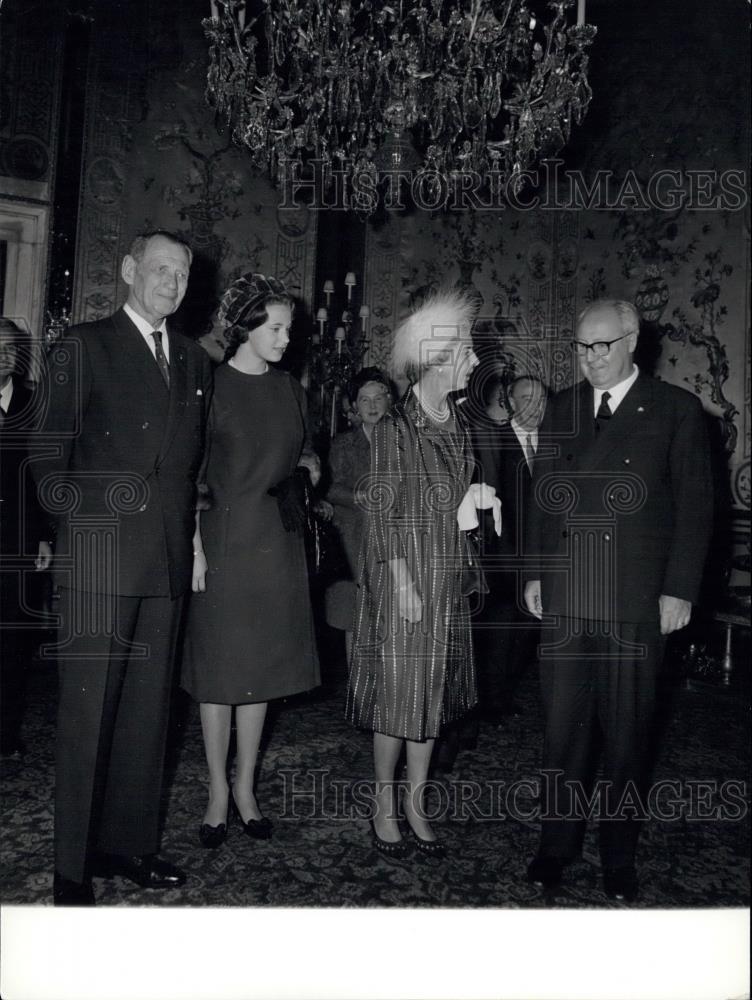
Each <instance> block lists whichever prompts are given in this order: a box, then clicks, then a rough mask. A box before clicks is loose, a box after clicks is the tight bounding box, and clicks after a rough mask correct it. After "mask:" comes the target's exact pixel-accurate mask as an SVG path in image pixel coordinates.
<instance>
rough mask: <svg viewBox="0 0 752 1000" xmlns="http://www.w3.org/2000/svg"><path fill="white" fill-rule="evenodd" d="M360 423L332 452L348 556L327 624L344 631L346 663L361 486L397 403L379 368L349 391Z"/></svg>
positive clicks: (333, 488) (332, 592)
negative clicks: (374, 444)
mask: <svg viewBox="0 0 752 1000" xmlns="http://www.w3.org/2000/svg"><path fill="white" fill-rule="evenodd" d="M348 396H349V398H350V399H351V400H352V401H353V409H354V411H355V413H356V414H357V420H356V421H355V423H354V426H353V427H352V429H351V430H349V431H345V433H344V434H338V435H337V436H336V437H335V439H334V441H333V442H332V446H331V450H330V452H329V469H330V473H331V485H330V487H329V490H328V492H327V499H328V500H329V502H330V503H331V504H332V507H333V509H334V514H333V524H334V526H335V528H336V529H337V531H338V533H339V538H340V541H341V543H342V550H343V555H344V564H345V565H344V566H343V570H342V572H343V578H342V579H338V580H335V581H334V583H332V584H331V585H330V586H329V587H328V589H327V592H326V597H325V601H326V621H327V624H328V625H330V626H331V627H332V628H337V629H342V630H343V631H344V632H345V644H346V647H347V660H348V663H349V661H350V654H351V652H352V627H353V614H354V612H355V591H356V572H357V568H358V555H359V553H360V546H361V543H362V541H363V529H364V518H363V511H362V510H361V509H360V507H358V506H357V504H356V490H357V486H358V483H359V481H360V480H361V479H363V477H364V476H367V475H368V473H369V471H370V469H371V438H372V435H373V429H374V427H375V426H376V424H378V422H379V421H380V420H381V419H382V417H383V416H384V414H385V413H386V412H387V410H388V409H389V406H390V404H391V401H392V393H391V387H390V384H389V379H388V378H387V376H386V375H385V374H384V373H383V372H382V371H381V370H380V369H379V368H363V369H362V370H361V371H360V372H358V374H357V375H356V376H355V378H354V379H353V380H352V383H351V384H350V387H349V391H348Z"/></svg>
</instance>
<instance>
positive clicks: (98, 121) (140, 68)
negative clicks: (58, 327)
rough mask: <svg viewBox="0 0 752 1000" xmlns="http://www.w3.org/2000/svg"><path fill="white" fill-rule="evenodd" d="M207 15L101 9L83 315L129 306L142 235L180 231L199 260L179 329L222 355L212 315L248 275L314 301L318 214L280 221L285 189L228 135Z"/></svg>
mask: <svg viewBox="0 0 752 1000" xmlns="http://www.w3.org/2000/svg"><path fill="white" fill-rule="evenodd" d="M207 13H208V5H207V4H205V3H198V2H196V0H191V2H188V3H186V4H183V5H181V11H180V16H176V14H175V10H174V7H173V6H172V5H170V4H152V3H147V2H145V0H135V2H131V3H129V4H109V3H106V2H98V3H97V4H96V12H95V17H96V30H95V32H94V33H93V48H92V53H91V57H90V67H89V86H88V92H89V95H90V97H89V100H88V102H87V109H86V149H85V162H84V170H83V178H82V191H81V201H80V218H81V220H82V222H83V227H82V229H81V231H80V233H79V239H78V253H77V264H76V269H75V280H76V289H75V296H74V302H75V309H74V317H75V318H76V319H84V320H88V319H93V318H95V317H98V316H101V315H103V314H106V313H108V312H110V311H112V309H113V308H114V306H115V305H117V304H119V302H120V301H121V300H122V298H123V286H122V284H121V283H120V281H119V269H120V261H121V260H122V256H123V254H124V253H125V252H126V251H127V247H128V243H129V241H130V239H131V238H132V236H133V235H134V234H135V233H136V232H138V231H139V230H142V229H147V228H156V227H162V228H167V229H171V230H175V231H177V232H179V233H181V234H183V235H184V236H185V237H186V239H187V240H188V241H189V242H190V244H191V246H192V247H193V248H194V254H195V257H194V265H193V267H192V272H191V282H190V286H189V293H188V295H187V296H186V299H185V301H184V303H183V306H182V307H181V309H180V312H179V314H178V316H177V319H178V320H179V321H180V322H181V324H182V326H183V328H184V329H185V331H186V332H187V333H189V334H190V335H192V336H199V337H202V338H203V339H202V342H203V343H204V345H205V346H206V347H207V349H208V350H209V351H210V352H211V353H212V354H213V355H214V356H215V357H219V356H220V355H221V349H222V348H221V344H220V343H219V342H218V332H217V331H213V332H212V314H213V312H214V309H215V307H216V304H217V299H218V295H219V294H220V293H221V290H222V289H223V288H225V287H226V285H227V284H228V283H229V282H230V281H231V280H233V279H234V278H235V277H237V276H238V275H240V274H242V273H243V272H245V271H248V270H258V271H262V272H264V273H271V274H275V275H277V276H278V277H281V278H282V279H283V280H284V281H285V282H286V284H287V285H288V287H289V288H290V290H291V291H292V293H293V294H294V295H295V296H296V297H297V298H299V299H300V300H302V303H303V305H304V307H305V306H306V305H307V304H308V303H309V302H310V299H311V293H312V286H313V272H314V265H315V241H316V216H315V214H312V213H308V212H307V211H306V210H305V209H304V208H300V209H299V210H297V211H295V210H289V209H288V210H285V211H279V212H278V210H277V204H278V196H277V193H276V191H275V190H274V189H273V188H272V187H271V185H270V184H269V183H268V182H267V181H266V180H265V178H264V177H259V176H258V175H257V174H255V173H254V172H253V171H252V170H251V168H250V166H249V163H248V160H247V158H246V157H245V156H244V154H243V152H242V150H240V149H238V148H237V147H236V146H234V145H233V144H232V142H231V141H230V138H229V136H228V135H227V133H224V134H222V133H221V132H220V131H218V129H217V124H216V122H215V120H214V117H213V115H212V113H211V111H210V110H209V108H208V106H207V104H206V101H205V100H204V88H205V85H206V63H207V50H206V44H205V42H204V37H203V32H202V29H201V18H202V17H203V16H205V15H206V14H207ZM303 312H305V308H304V310H303Z"/></svg>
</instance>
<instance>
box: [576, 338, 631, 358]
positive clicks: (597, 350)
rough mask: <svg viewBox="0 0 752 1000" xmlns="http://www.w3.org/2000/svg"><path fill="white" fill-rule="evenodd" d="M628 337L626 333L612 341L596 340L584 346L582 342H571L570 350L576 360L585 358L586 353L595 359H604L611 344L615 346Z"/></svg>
mask: <svg viewBox="0 0 752 1000" xmlns="http://www.w3.org/2000/svg"><path fill="white" fill-rule="evenodd" d="M628 336H629V334H628V333H623V334H622V335H621V337H615V338H614V339H613V340H596V341H595V343H593V344H586V343H585V341H584V340H573V341H572V350H573V351H574V353H575V354H576V355H577V357H578V358H582V357H585V355H586V354H587V352H588V351H590V352H591V354H592V355H593V357H595V358H605V357H606V355H607V354H608V352H609V351H610V350H611V345H612V344H616V343H618V342H619V341H620V340H624V338H625V337H628Z"/></svg>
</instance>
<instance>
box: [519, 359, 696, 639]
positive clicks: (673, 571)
mask: <svg viewBox="0 0 752 1000" xmlns="http://www.w3.org/2000/svg"><path fill="white" fill-rule="evenodd" d="M533 485H534V489H533V498H532V502H531V505H530V511H529V518H528V531H527V549H528V554H529V555H530V556H532V557H533V559H532V565H531V568H530V570H529V572H528V574H527V575H528V579H541V581H542V604H543V611H544V614H555V615H564V616H567V617H572V618H582V619H588V620H596V621H598V620H600V621H604V620H607V621H617V622H646V623H647V622H654V623H655V622H657V620H658V598H659V596H660V595H661V594H665V595H668V596H672V597H677V598H681V599H684V600H686V601H689V602H691V603H695V602H696V601H697V597H698V594H699V589H700V582H701V580H702V574H703V568H704V565H705V558H706V554H707V550H708V545H709V541H710V534H711V529H712V502H713V501H712V495H713V489H712V479H711V472H710V461H709V450H708V441H707V433H706V428H705V421H704V414H703V409H702V405H701V404H700V401H699V399H697V397H696V396H694V395H692V393H690V392H689V391H686V390H684V389H681V388H678V387H676V386H673V385H670V384H668V383H666V382H661V381H659V380H657V379H654V378H651V377H649V376H646V375H644V374H642V373H641V374H640V375H639V376H638V377H637V380H636V382H635V383H634V384H633V385H632V386H631V388H630V389H629V391H628V392H627V394H626V396H625V397H624V399H623V400H622V401H621V403H620V405H619V407H618V408H617V409H616V411H615V413H614V414H613V416H612V417H611V418H610V420H608V421H607V422H603V424H602V427H601V430H600V431H598V432H596V430H595V422H594V416H593V389H592V387H591V386H590V384H589V383H588V382H586V381H583V382H580V383H578V384H577V385H575V386H573V387H572V388H570V389H567V390H565V391H563V392H561V393H559V394H558V395H557V396H556V397H554V398H552V399H550V400H549V403H548V407H547V409H546V414H545V417H544V421H543V424H542V426H541V432H540V445H539V449H538V454H537V457H536V462H535V477H534V484H533Z"/></svg>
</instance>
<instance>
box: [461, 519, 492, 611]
mask: <svg viewBox="0 0 752 1000" xmlns="http://www.w3.org/2000/svg"><path fill="white" fill-rule="evenodd" d="M462 534H463V536H464V539H465V552H464V560H463V563H462V579H461V581H460V589H461V591H462V596H463V597H469V596H470V595H471V594H487V593H488V584H487V583H486V576H485V573H484V572H483V567H482V566H481V564H480V543H479V541H478V534H477V532H476V531H463V532H462Z"/></svg>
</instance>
